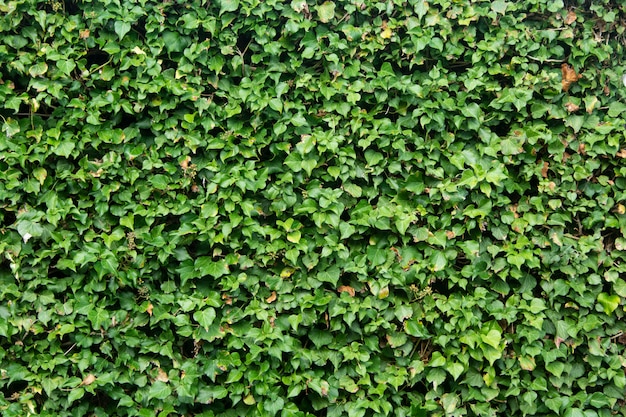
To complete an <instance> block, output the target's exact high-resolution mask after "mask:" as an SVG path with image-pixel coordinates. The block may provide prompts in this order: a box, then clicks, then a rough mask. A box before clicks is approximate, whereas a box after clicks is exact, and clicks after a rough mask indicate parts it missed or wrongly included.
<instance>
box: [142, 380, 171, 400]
mask: <svg viewBox="0 0 626 417" xmlns="http://www.w3.org/2000/svg"><path fill="white" fill-rule="evenodd" d="M171 394H172V389H171V388H170V386H169V385H168V384H167V383H165V382H161V381H155V382H154V383H153V384H152V386H150V389H149V390H148V395H147V399H148V400H152V399H157V400H164V399H166V398H167V397H169V396H170V395H171Z"/></svg>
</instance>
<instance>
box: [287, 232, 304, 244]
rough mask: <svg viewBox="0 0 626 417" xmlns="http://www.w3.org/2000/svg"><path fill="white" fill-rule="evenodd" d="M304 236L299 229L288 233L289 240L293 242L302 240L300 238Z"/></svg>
mask: <svg viewBox="0 0 626 417" xmlns="http://www.w3.org/2000/svg"><path fill="white" fill-rule="evenodd" d="M301 237H302V233H301V232H300V231H299V230H294V231H293V232H289V233H287V240H288V241H290V242H291V243H298V242H300V238H301Z"/></svg>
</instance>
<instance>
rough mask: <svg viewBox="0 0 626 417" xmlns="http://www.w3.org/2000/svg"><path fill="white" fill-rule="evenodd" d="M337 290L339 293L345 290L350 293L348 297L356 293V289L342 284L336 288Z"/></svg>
mask: <svg viewBox="0 0 626 417" xmlns="http://www.w3.org/2000/svg"><path fill="white" fill-rule="evenodd" d="M337 291H338V292H339V293H342V292H347V293H348V294H350V297H354V296H355V295H356V291H355V290H354V288H352V287H350V286H349V285H342V286H340V287H339V288H337Z"/></svg>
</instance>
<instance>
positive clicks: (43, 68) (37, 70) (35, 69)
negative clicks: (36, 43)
mask: <svg viewBox="0 0 626 417" xmlns="http://www.w3.org/2000/svg"><path fill="white" fill-rule="evenodd" d="M46 72H48V64H46V63H45V62H38V63H37V64H35V65H33V66H32V67H30V69H29V70H28V73H29V74H30V76H31V77H33V78H35V77H39V76H41V75H44V74H45V73H46Z"/></svg>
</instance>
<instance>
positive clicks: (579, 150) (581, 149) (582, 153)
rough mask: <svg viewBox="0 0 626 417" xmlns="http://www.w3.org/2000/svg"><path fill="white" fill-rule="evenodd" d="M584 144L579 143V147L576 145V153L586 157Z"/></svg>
mask: <svg viewBox="0 0 626 417" xmlns="http://www.w3.org/2000/svg"><path fill="white" fill-rule="evenodd" d="M585 148H586V147H585V144H584V143H581V144H580V145H578V153H579V154H581V155H587V151H586V150H585Z"/></svg>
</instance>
